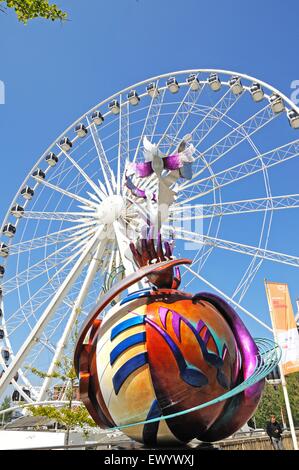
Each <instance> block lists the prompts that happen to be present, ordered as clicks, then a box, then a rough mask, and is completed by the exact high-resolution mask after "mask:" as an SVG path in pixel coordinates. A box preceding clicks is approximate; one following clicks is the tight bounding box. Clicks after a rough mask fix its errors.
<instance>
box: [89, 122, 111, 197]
mask: <svg viewBox="0 0 299 470" xmlns="http://www.w3.org/2000/svg"><path fill="white" fill-rule="evenodd" d="M87 120H88V118H87ZM88 123H89V120H88ZM89 128H90V132H91V135H92V139H93V142H94V146H95V148H96V151H97V155H98V158H99V162H100V166H101V170H102V174H103V177H104V180H105V183H106V188H107V191H108V193H109V194H110V195H112V194H113V190H114V189H115V188H116V181H115V176H114V173H113V171H112V170H111V167H110V165H109V163H108V159H107V156H106V153H105V150H104V147H103V144H102V141H101V139H100V137H99V134H98V131H97V128H96V126H95V124H93V123H92V124H90V123H89Z"/></svg>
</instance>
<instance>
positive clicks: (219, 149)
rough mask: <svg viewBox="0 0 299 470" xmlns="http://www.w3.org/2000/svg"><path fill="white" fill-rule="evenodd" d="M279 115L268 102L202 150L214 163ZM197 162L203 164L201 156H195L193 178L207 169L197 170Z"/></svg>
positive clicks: (206, 157) (208, 161)
mask: <svg viewBox="0 0 299 470" xmlns="http://www.w3.org/2000/svg"><path fill="white" fill-rule="evenodd" d="M277 116H279V114H275V113H274V112H273V111H272V108H271V106H270V104H268V105H267V106H265V107H264V108H263V109H261V110H260V111H258V112H257V113H255V114H254V115H253V116H251V117H250V118H249V119H247V120H246V121H244V122H243V123H242V124H239V125H238V126H237V127H236V128H234V129H232V130H231V131H230V132H229V133H228V134H226V135H225V136H224V137H222V138H221V139H220V140H218V141H217V142H215V143H214V144H213V145H211V146H210V147H209V148H208V149H206V150H204V151H203V152H201V153H202V154H203V155H204V156H205V159H206V161H207V163H208V165H213V164H214V163H215V162H217V161H218V160H220V159H221V158H223V157H224V156H225V155H226V154H227V153H228V152H230V151H231V150H232V149H234V148H236V147H237V146H238V145H240V144H241V143H242V142H244V140H246V139H248V137H250V136H252V135H253V134H255V133H256V132H257V131H259V130H260V129H262V128H263V127H265V126H266V125H267V124H269V123H270V122H271V121H272V120H273V119H275V118H276V117H277ZM196 162H198V164H201V161H200V156H198V157H196V158H195V163H194V169H195V173H194V175H193V178H196V177H197V176H198V175H200V174H201V173H202V172H203V171H204V170H205V169H206V166H205V167H201V169H199V170H198V171H196V170H197V168H198V165H197V164H196ZM184 186H185V185H184V184H183V185H182V187H184Z"/></svg>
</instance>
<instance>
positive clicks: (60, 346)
mask: <svg viewBox="0 0 299 470" xmlns="http://www.w3.org/2000/svg"><path fill="white" fill-rule="evenodd" d="M105 248H106V240H101V241H100V242H99V245H98V247H97V249H96V251H95V253H94V255H93V257H92V261H91V263H90V265H89V267H88V271H87V274H86V278H85V279H84V282H83V284H82V287H81V289H80V292H79V295H78V297H77V299H76V301H75V304H74V307H73V309H72V312H71V315H70V317H69V319H68V321H67V324H66V327H65V329H64V332H63V334H62V336H61V338H60V340H59V342H58V343H57V346H56V350H55V354H54V356H53V359H52V361H51V364H50V367H49V369H48V372H47V375H49V376H50V375H52V374H53V372H54V371H55V369H56V367H57V362H59V360H60V358H61V356H62V353H63V350H64V348H65V347H66V345H67V342H68V339H69V336H70V334H71V331H72V328H73V326H74V323H75V321H76V320H77V318H78V316H79V314H80V312H81V308H82V305H83V303H84V300H85V298H86V296H87V294H88V291H89V288H90V286H91V284H92V282H93V280H94V277H95V275H96V273H97V270H98V268H99V265H100V262H101V258H102V256H103V253H104V251H105ZM51 381H52V378H51V377H47V378H46V379H45V380H44V382H43V385H42V387H41V390H40V394H39V397H38V400H39V401H42V400H44V399H45V398H46V396H47V395H48V392H49V387H50V384H51Z"/></svg>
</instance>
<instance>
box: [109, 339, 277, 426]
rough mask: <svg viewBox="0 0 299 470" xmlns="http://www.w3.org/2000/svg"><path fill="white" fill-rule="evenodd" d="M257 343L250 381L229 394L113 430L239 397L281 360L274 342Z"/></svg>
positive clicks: (164, 418) (177, 414)
mask: <svg viewBox="0 0 299 470" xmlns="http://www.w3.org/2000/svg"><path fill="white" fill-rule="evenodd" d="M255 342H256V344H257V346H258V350H259V355H258V356H257V361H256V362H257V366H256V369H255V371H254V372H253V374H252V375H251V376H250V377H249V378H248V379H246V380H245V381H244V382H242V383H241V384H239V385H238V386H237V387H235V388H233V389H232V390H230V391H229V392H227V393H224V394H223V395H221V396H219V397H217V398H215V399H214V400H210V401H208V402H206V403H202V404H200V405H198V406H194V407H192V408H189V409H187V410H183V411H180V412H177V413H172V414H169V415H162V416H159V417H157V418H152V419H148V420H144V421H137V422H136V423H130V424H126V425H123V426H115V427H114V428H111V430H121V429H126V428H129V427H133V426H139V425H143V424H149V423H155V422H159V421H162V420H163V421H164V420H166V419H171V418H176V417H177V416H182V415H186V414H188V413H192V412H193V411H197V410H201V409H203V408H207V407H208V406H211V405H215V404H216V403H219V402H221V401H223V400H226V399H227V398H232V397H233V396H235V395H238V394H239V393H241V392H243V391H244V390H246V389H247V388H248V387H251V386H252V385H254V384H256V383H258V382H259V381H261V380H262V379H264V378H265V377H266V376H267V375H268V374H269V373H270V372H271V371H272V370H273V369H274V368H275V367H276V366H277V365H278V363H279V361H280V359H281V349H280V347H279V346H278V345H277V344H276V343H275V342H274V341H272V340H269V339H265V338H255ZM259 363H260V365H259Z"/></svg>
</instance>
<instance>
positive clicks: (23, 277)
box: [2, 234, 86, 295]
mask: <svg viewBox="0 0 299 470" xmlns="http://www.w3.org/2000/svg"><path fill="white" fill-rule="evenodd" d="M82 239H84V243H86V235H85V234H83V235H81V237H78V239H76V240H71V241H70V242H69V243H67V244H66V245H64V246H62V247H60V248H59V249H57V250H55V251H53V252H51V253H50V254H49V255H48V256H46V257H45V258H43V259H42V260H40V261H38V262H37V263H35V264H33V265H31V266H28V268H26V269H24V270H23V271H20V272H19V273H18V274H17V275H15V276H13V277H11V278H10V279H7V281H5V282H3V284H2V288H3V291H4V292H5V295H7V294H10V293H11V292H13V291H14V290H15V289H17V288H19V287H21V286H22V285H24V284H28V283H29V282H31V281H33V280H34V279H36V278H38V277H39V276H42V275H44V274H46V273H49V272H50V271H51V269H55V268H57V267H58V266H59V265H60V264H61V263H64V262H65V261H68V260H69V259H70V258H71V254H72V253H73V251H74V250H68V249H69V248H70V247H72V246H73V245H74V244H75V245H76V246H75V249H76V251H77V250H78V249H79V248H80V246H79V243H78V242H79V241H80V240H82ZM68 252H69V253H68ZM68 254H69V256H68ZM53 258H54V259H53Z"/></svg>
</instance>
